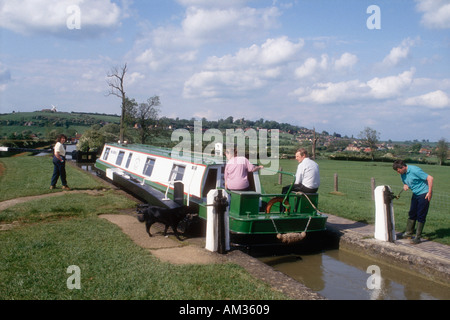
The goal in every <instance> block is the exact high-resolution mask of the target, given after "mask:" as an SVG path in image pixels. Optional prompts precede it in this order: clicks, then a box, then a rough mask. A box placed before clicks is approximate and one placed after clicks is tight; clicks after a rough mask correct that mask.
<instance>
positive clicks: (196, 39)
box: [0, 0, 450, 142]
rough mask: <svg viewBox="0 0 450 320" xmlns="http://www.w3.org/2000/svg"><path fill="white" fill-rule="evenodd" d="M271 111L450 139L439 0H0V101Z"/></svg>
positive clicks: (448, 40) (1, 105) (298, 119)
mask: <svg viewBox="0 0 450 320" xmlns="http://www.w3.org/2000/svg"><path fill="white" fill-rule="evenodd" d="M125 63H126V64H127V67H128V71H127V73H126V75H125V91H126V94H127V96H128V97H129V98H130V99H135V100H136V101H137V102H138V103H141V102H146V100H147V99H148V98H150V97H152V96H155V95H157V96H159V97H160V101H161V106H160V114H159V115H160V116H166V117H171V118H176V117H179V118H180V119H192V118H196V119H198V120H200V119H202V118H206V119H208V120H218V119H225V118H227V117H229V116H232V117H233V118H234V119H240V118H245V119H249V120H258V119H261V118H263V119H265V120H274V121H278V122H286V123H290V124H293V125H298V126H302V127H306V128H309V129H312V128H315V129H316V131H318V132H322V131H327V132H328V133H330V134H333V133H339V134H341V135H343V136H345V135H346V136H348V137H352V136H353V137H358V135H359V133H360V132H361V131H363V130H364V128H365V127H370V128H372V129H374V130H376V131H377V132H379V134H380V139H381V140H389V139H390V140H393V141H405V140H411V141H412V140H419V141H422V140H429V141H430V142H433V141H438V140H439V139H441V138H445V139H446V140H447V141H449V140H450V0H370V1H366V0H95V1H94V0H90V1H87V0H0V113H9V112H13V111H15V112H28V111H35V110H40V109H43V108H51V107H52V105H54V106H56V107H57V109H58V110H59V111H62V112H72V111H73V112H98V113H108V114H120V107H121V100H120V99H119V98H118V97H115V96H112V95H109V96H108V91H109V87H108V85H107V74H108V73H109V72H110V71H111V69H112V68H113V67H119V68H120V67H122V66H123V65H124V64H125Z"/></svg>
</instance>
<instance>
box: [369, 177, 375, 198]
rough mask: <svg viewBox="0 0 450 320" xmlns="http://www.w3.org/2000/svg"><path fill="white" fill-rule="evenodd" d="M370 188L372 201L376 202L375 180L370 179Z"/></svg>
mask: <svg viewBox="0 0 450 320" xmlns="http://www.w3.org/2000/svg"><path fill="white" fill-rule="evenodd" d="M370 187H371V189H372V200H375V178H373V177H372V178H371V179H370Z"/></svg>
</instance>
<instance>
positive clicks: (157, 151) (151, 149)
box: [105, 143, 225, 165]
mask: <svg viewBox="0 0 450 320" xmlns="http://www.w3.org/2000/svg"><path fill="white" fill-rule="evenodd" d="M107 145H108V146H112V147H117V148H120V149H126V150H133V151H136V152H141V153H147V154H151V155H155V156H161V157H165V158H170V159H174V160H179V161H185V162H190V163H195V164H203V165H213V164H220V165H221V164H224V163H225V160H224V157H223V156H212V155H208V154H204V153H199V152H192V151H188V152H183V153H182V154H181V152H179V153H178V154H177V153H176V152H175V153H174V154H173V152H174V151H173V149H171V148H165V147H157V146H152V145H148V144H120V143H107ZM105 147H106V145H105Z"/></svg>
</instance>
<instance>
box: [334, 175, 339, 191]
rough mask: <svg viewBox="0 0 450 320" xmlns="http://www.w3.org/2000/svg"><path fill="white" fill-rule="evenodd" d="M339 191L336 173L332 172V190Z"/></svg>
mask: <svg viewBox="0 0 450 320" xmlns="http://www.w3.org/2000/svg"><path fill="white" fill-rule="evenodd" d="M338 191H339V185H338V174H337V173H335V174H334V192H338Z"/></svg>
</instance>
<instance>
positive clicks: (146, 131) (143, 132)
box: [134, 96, 161, 143]
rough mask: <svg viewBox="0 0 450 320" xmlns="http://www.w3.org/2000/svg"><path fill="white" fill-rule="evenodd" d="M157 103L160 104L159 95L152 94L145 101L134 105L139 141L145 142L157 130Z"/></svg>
mask: <svg viewBox="0 0 450 320" xmlns="http://www.w3.org/2000/svg"><path fill="white" fill-rule="evenodd" d="M159 105H161V102H160V100H159V96H153V97H151V98H148V99H147V102H144V103H140V104H139V105H138V106H137V107H135V111H134V118H135V120H136V124H137V130H138V132H139V137H140V139H141V143H145V140H146V139H147V138H148V137H149V136H151V135H152V133H153V132H155V131H156V130H157V128H156V123H157V122H156V121H157V119H158V112H159V110H158V109H157V107H158V106H159Z"/></svg>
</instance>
